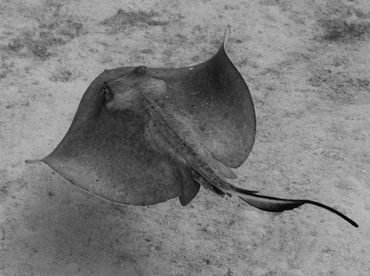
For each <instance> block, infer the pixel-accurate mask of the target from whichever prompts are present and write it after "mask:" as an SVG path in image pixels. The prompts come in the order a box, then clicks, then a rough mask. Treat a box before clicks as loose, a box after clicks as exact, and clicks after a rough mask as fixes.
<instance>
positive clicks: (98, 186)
mask: <svg viewBox="0 0 370 276" xmlns="http://www.w3.org/2000/svg"><path fill="white" fill-rule="evenodd" d="M255 132H256V122H255V112H254V107H253V102H252V98H251V95H250V92H249V90H248V87H247V85H246V83H245V82H244V80H243V78H242V76H241V75H240V73H239V72H238V71H237V69H236V68H235V66H234V65H233V64H232V62H231V61H230V59H229V58H228V56H227V55H226V53H225V49H224V45H222V46H221V47H220V49H219V51H218V52H217V53H216V54H215V55H214V56H213V57H212V58H211V59H209V60H207V61H205V62H203V63H201V64H198V65H195V66H192V67H187V68H179V69H157V68H154V69H153V68H146V67H144V66H139V67H123V68H117V69H114V70H107V71H104V72H103V73H102V74H101V75H99V76H98V77H97V78H96V79H95V80H94V81H93V82H92V83H91V85H90V86H89V88H88V89H87V91H86V92H85V94H84V95H83V97H82V99H81V102H80V105H79V107H78V110H77V112H76V115H75V117H74V120H73V122H72V125H71V127H70V129H69V130H68V132H67V134H66V136H65V137H64V139H63V140H62V142H61V143H60V144H59V145H58V146H57V148H56V149H55V150H54V151H53V152H52V153H51V154H50V155H49V156H47V157H45V158H44V159H42V160H41V161H43V162H45V163H46V164H47V165H49V166H50V167H51V168H53V169H54V170H55V171H56V172H58V173H59V174H60V175H62V176H63V177H64V178H66V179H67V180H69V181H70V182H71V183H72V184H74V185H76V186H78V187H80V188H82V189H84V190H86V191H88V192H90V193H93V194H94V195H97V196H100V197H102V198H105V199H107V200H109V201H113V202H116V203H123V204H132V205H149V204H156V203H159V202H163V201H166V200H168V199H171V198H174V197H179V196H180V200H181V203H182V204H183V205H186V204H187V203H188V202H189V201H190V200H191V199H192V198H193V197H194V196H195V195H196V194H197V192H198V190H199V184H198V183H197V182H196V181H195V180H193V177H192V175H191V169H190V167H189V166H188V163H187V161H188V160H189V158H190V157H189V156H191V155H198V154H199V155H202V156H205V158H207V160H210V162H211V163H213V164H214V168H216V170H217V171H219V172H220V174H222V175H223V176H226V177H229V178H234V176H235V175H234V174H233V173H232V171H231V170H230V169H229V167H232V168H236V167H238V166H240V165H241V164H242V163H243V162H244V161H245V160H246V159H247V157H248V155H249V153H250V151H251V149H252V147H253V143H254V139H255Z"/></svg>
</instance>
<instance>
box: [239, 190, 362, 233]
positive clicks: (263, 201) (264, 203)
mask: <svg viewBox="0 0 370 276" xmlns="http://www.w3.org/2000/svg"><path fill="white" fill-rule="evenodd" d="M239 198H240V199H242V200H243V201H245V202H246V203H248V204H249V205H252V206H253V207H256V208H258V209H260V210H263V211H268V212H284V211H287V210H293V209H295V208H297V207H299V206H301V205H303V204H306V203H307V204H312V205H315V206H318V207H321V208H324V209H326V210H328V211H330V212H333V213H334V214H336V215H338V216H340V217H341V218H343V219H344V220H346V221H347V222H348V223H350V224H351V225H353V226H354V227H358V224H357V223H356V222H354V221H353V220H351V219H350V218H349V217H347V216H345V215H344V214H342V213H340V212H339V211H337V210H335V209H333V208H331V207H329V206H327V205H325V204H322V203H320V202H316V201H313V200H305V199H283V198H277V197H270V196H264V195H257V194H252V195H251V194H243V195H239Z"/></svg>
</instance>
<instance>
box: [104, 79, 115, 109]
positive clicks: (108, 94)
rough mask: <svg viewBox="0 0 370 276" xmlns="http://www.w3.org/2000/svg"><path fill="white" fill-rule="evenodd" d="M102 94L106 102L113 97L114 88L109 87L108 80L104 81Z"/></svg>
mask: <svg viewBox="0 0 370 276" xmlns="http://www.w3.org/2000/svg"><path fill="white" fill-rule="evenodd" d="M102 94H103V102H104V104H105V103H107V102H109V101H110V100H112V98H113V92H112V90H111V88H110V87H109V84H108V83H107V82H104V86H103V91H102Z"/></svg>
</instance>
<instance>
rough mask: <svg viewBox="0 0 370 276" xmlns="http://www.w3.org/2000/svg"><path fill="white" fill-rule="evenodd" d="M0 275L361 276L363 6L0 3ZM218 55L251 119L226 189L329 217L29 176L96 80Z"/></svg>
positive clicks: (366, 209) (368, 49)
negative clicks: (233, 70)
mask: <svg viewBox="0 0 370 276" xmlns="http://www.w3.org/2000/svg"><path fill="white" fill-rule="evenodd" d="M0 18H1V20H0V53H1V60H0V82H1V88H0V95H1V97H0V139H1V140H0V141H1V143H0V275H4V276H8V275H9V276H10V275H14V276H20V275H129V276H131V275H132V276H135V275H177V276H180V275H256V276H262V275H264V276H267V275H269V276H271V275H284V276H289V275H292V276H299V275H335V276H339V275H343V276H348V275H351V276H355V275H370V262H369V260H370V205H369V198H370V189H369V188H370V91H369V89H370V2H369V1H368V0H352V1H345V0H325V1H324V0H321V1H320V0H313V1H304V0H299V1H285V0H282V1H277V0H260V1H257V0H251V1H244V0H235V1H225V0H214V1H206V0H204V1H170V0H157V1H149V0H142V1H137V0H135V1H118V0H116V1H109V2H106V1H105V2H103V1H96V0H93V1H90V0H89V1H87V0H80V1H42V0H40V1H37V0H29V1H7V0H0ZM227 24H230V25H231V38H230V42H229V44H228V47H227V53H228V55H229V57H230V59H231V60H232V61H233V62H234V64H235V65H236V67H237V68H238V70H239V71H240V72H241V74H242V75H243V77H244V79H245V81H246V82H247V84H248V86H249V88H250V90H251V93H252V96H253V99H254V103H255V107H256V112H257V122H258V132H257V140H256V143H255V146H254V149H253V151H252V153H251V155H250V157H249V158H248V160H247V161H246V162H245V164H244V165H242V167H240V168H239V169H238V170H236V174H237V175H238V177H239V179H238V180H237V181H235V183H234V184H235V185H238V186H240V187H243V188H245V189H250V190H259V191H260V192H261V193H262V194H266V195H272V196H278V197H285V198H308V199H313V200H317V201H320V202H323V203H325V204H328V205H331V206H333V207H335V208H337V209H338V210H340V211H341V212H343V213H345V214H346V215H348V216H349V217H351V218H352V219H354V220H355V221H356V222H357V223H358V224H359V225H360V227H359V228H357V229H356V228H353V227H352V226H351V225H349V224H348V223H346V222H345V221H343V220H342V219H340V218H339V217H337V216H335V215H333V214H331V213H329V212H327V211H325V210H323V209H318V208H316V207H313V206H303V207H301V208H298V209H296V210H294V211H291V212H284V213H281V214H271V213H266V212H262V211H259V210H257V209H254V208H252V207H250V206H249V205H246V204H243V202H241V201H239V200H238V199H236V198H231V199H223V198H219V197H217V196H215V195H212V194H210V193H209V192H206V191H204V190H203V189H202V190H201V192H200V193H199V195H198V196H197V197H196V198H195V200H194V201H192V202H191V204H189V205H188V206H187V207H185V208H183V207H181V205H180V204H179V202H178V200H177V199H176V200H171V201H168V202H166V203H162V204H159V205H156V206H152V207H132V206H117V205H113V204H111V203H108V202H105V201H102V200H100V199H97V198H96V197H93V196H91V195H89V194H86V193H83V192H81V191H80V190H78V189H76V188H75V187H74V186H72V185H70V184H69V183H68V182H67V181H65V180H64V179H63V178H62V177H60V176H59V175H58V174H56V173H54V172H53V171H52V170H51V169H50V168H48V167H47V166H45V165H26V164H25V163H24V160H25V159H29V158H41V157H44V156H46V155H47V154H49V153H50V152H51V151H52V150H53V149H54V148H55V147H56V145H57V144H58V143H59V142H60V140H61V139H62V138H63V136H64V134H65V133H66V131H67V130H68V127H69V125H70V123H71V121H72V119H73V116H74V113H75V111H76V108H77V106H78V103H79V101H80V99H81V96H82V94H83V93H84V91H85V90H86V88H87V87H88V85H89V84H90V83H91V82H92V81H93V79H95V77H96V76H98V74H100V73H101V72H102V71H103V70H104V69H112V68H116V67H121V66H131V65H133V66H135V65H146V66H148V67H185V66H191V65H194V64H197V63H200V62H202V61H205V60H207V59H208V58H210V57H211V56H212V55H213V54H214V53H216V51H217V50H218V47H219V46H220V44H221V42H222V39H223V32H224V29H225V26H226V25H227Z"/></svg>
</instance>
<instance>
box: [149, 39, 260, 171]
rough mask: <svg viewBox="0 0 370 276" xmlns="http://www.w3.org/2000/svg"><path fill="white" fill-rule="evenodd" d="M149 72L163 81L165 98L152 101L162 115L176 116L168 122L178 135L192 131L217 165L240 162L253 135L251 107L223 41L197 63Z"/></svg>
mask: <svg viewBox="0 0 370 276" xmlns="http://www.w3.org/2000/svg"><path fill="white" fill-rule="evenodd" d="M149 73H150V74H151V75H152V76H154V77H156V78H159V79H162V80H164V81H165V82H166V83H167V86H168V88H167V90H168V93H167V95H166V98H165V100H160V101H158V105H159V106H160V108H161V109H162V110H163V111H162V113H164V114H166V116H168V117H172V118H174V117H176V118H175V119H174V120H175V121H177V122H178V121H181V123H180V124H179V123H174V124H173V125H174V126H175V127H176V126H177V129H176V132H177V133H179V135H180V136H181V138H182V139H183V140H188V136H189V133H193V134H195V136H196V139H197V141H198V142H199V143H201V144H202V145H204V146H205V147H207V149H208V150H209V151H210V152H211V153H212V155H213V157H214V158H215V159H217V160H218V161H220V162H222V163H223V164H225V165H227V166H229V167H232V168H237V167H239V166H240V165H241V164H243V163H244V161H245V160H246V159H247V157H248V156H249V154H250V152H251V150H252V147H253V144H254V140H255V134H256V116H255V110H254V105H253V101H252V97H251V94H250V92H249V89H248V87H247V85H246V83H245V81H244V80H243V77H242V76H241V75H240V73H239V72H238V70H237V69H236V68H235V66H234V65H233V63H232V62H231V61H230V59H229V58H228V56H227V55H226V52H225V49H224V45H222V46H221V48H220V49H219V51H218V52H217V54H216V55H214V56H213V57H212V58H211V59H209V60H208V61H206V62H204V63H201V64H199V65H196V66H193V67H188V68H180V69H175V70H169V69H149ZM151 97H153V95H151ZM168 120H172V119H168Z"/></svg>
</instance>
